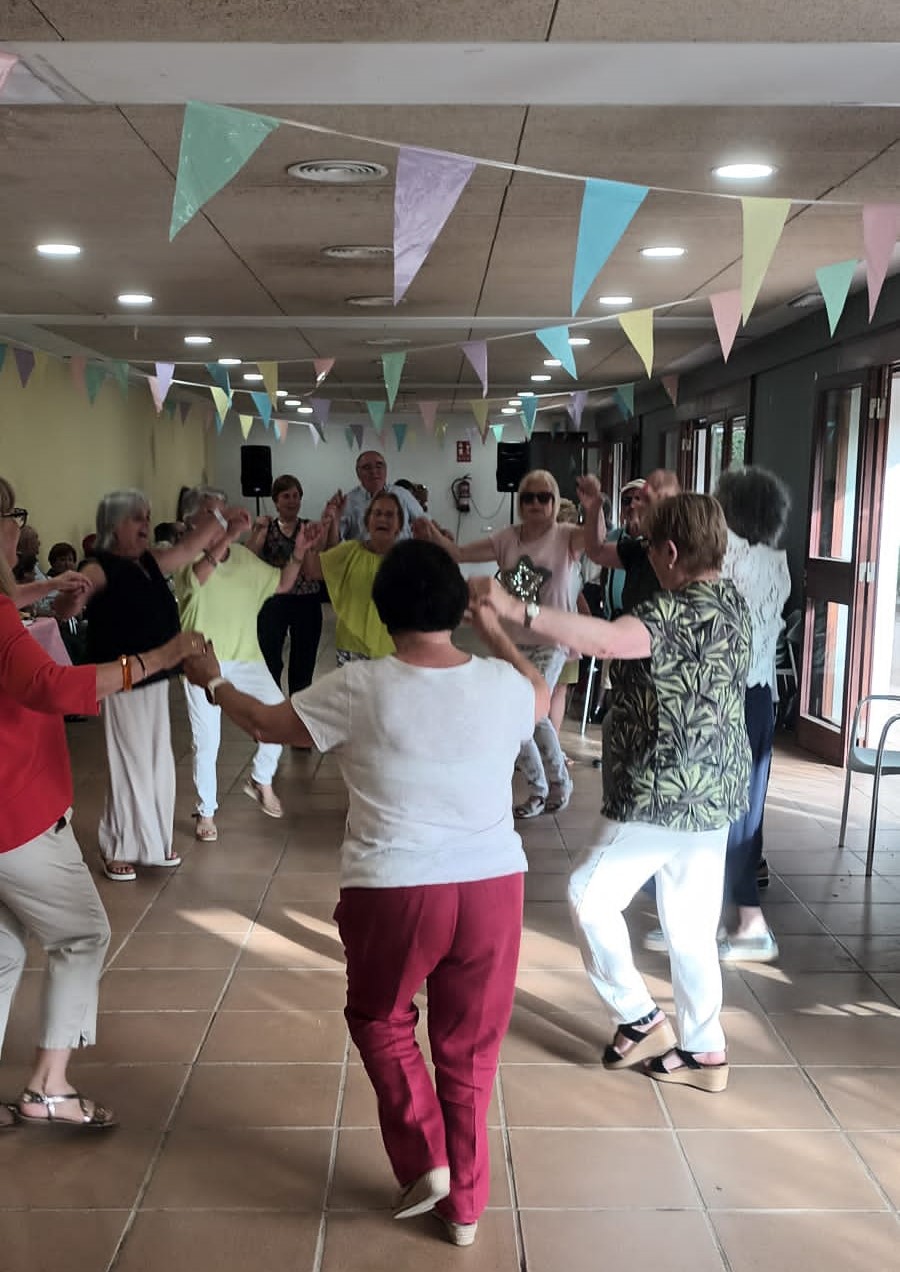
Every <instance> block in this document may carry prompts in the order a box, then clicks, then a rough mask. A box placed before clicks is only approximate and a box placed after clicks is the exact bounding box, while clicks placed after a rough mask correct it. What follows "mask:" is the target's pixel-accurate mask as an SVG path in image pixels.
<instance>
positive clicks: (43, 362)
mask: <svg viewBox="0 0 900 1272" xmlns="http://www.w3.org/2000/svg"><path fill="white" fill-rule="evenodd" d="M49 361H50V354H49V353H48V352H47V351H46V349H35V351H34V373H35V375H36V376H37V378H38V379H40V378H41V377H42V376H43V374H44V372H45V371H46V370H47V363H48V362H49Z"/></svg>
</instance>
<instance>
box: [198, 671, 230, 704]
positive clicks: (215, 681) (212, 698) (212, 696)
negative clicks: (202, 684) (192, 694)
mask: <svg viewBox="0 0 900 1272" xmlns="http://www.w3.org/2000/svg"><path fill="white" fill-rule="evenodd" d="M229 683H230V682H229V681H228V680H226V679H225V677H224V676H213V678H212V680H211V681H210V682H209V684H208V685H207V686H206V688H205V689H204V693H205V694H206V701H207V702H208V703H209V704H210V706H212V707H215V706H218V703H217V702H216V690H217V689H218V687H219V685H227V684H229Z"/></svg>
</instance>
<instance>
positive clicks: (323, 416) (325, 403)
mask: <svg viewBox="0 0 900 1272" xmlns="http://www.w3.org/2000/svg"><path fill="white" fill-rule="evenodd" d="M309 404H310V406H311V407H312V409H313V410H314V411H315V413H316V419H317V420H318V422H319V423H320V424H321V425H322V426H323V427H324V426H325V425H326V424H327V423H328V416H329V415H330V413H331V398H314V397H311V398H310V399H309Z"/></svg>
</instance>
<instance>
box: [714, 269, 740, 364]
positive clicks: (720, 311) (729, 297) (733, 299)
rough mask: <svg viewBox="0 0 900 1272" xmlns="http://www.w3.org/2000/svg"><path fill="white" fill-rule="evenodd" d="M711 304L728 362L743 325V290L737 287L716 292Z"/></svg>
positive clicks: (723, 353) (723, 354)
mask: <svg viewBox="0 0 900 1272" xmlns="http://www.w3.org/2000/svg"><path fill="white" fill-rule="evenodd" d="M709 303H710V305H711V306H712V311H713V318H715V320H716V331H717V332H718V334H719V344H720V345H721V346H722V357H723V358H724V359H725V361H726V362H727V361H728V355H729V354H730V353H731V347H732V345H733V344H734V338H735V336H736V335H737V332H738V327H739V326H740V325H741V289H740V287H736V288H735V289H734V291H724V292H715V293H714V294H713V295H712V296H710V298H709Z"/></svg>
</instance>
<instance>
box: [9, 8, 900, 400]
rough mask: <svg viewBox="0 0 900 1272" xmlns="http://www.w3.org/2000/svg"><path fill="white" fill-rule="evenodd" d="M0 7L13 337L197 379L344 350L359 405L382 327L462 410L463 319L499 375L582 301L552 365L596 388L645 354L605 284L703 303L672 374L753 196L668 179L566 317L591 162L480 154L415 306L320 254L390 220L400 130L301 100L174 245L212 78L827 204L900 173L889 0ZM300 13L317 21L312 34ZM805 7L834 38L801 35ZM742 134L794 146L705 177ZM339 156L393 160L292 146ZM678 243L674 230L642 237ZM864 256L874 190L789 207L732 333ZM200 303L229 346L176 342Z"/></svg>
mask: <svg viewBox="0 0 900 1272" xmlns="http://www.w3.org/2000/svg"><path fill="white" fill-rule="evenodd" d="M4 7H5V14H4V23H3V39H2V42H0V49H4V50H8V51H12V52H16V53H18V54H19V56H20V57H21V59H22V63H21V65H20V67H18V68H17V69H16V71H15V72H14V74H13V76H12V77H11V78H10V81H9V85H8V92H7V95H6V97H5V98H2V99H0V145H2V148H3V155H4V163H3V167H4V179H3V181H2V182H0V222H2V224H3V226H4V234H3V236H2V238H0V298H2V299H0V306H2V309H3V313H2V314H0V336H5V337H6V338H7V339H14V340H15V339H18V340H22V341H24V342H29V343H33V344H35V345H37V346H39V347H43V348H47V349H50V350H51V351H55V352H57V353H61V354H65V353H74V352H83V353H87V354H88V355H95V356H101V357H108V358H124V359H128V360H129V361H130V362H132V363H133V364H135V365H146V364H149V363H151V362H152V361H154V360H159V361H176V362H177V363H178V370H177V372H176V374H177V376H178V377H179V378H181V379H184V380H194V381H204V380H205V379H206V377H205V374H204V372H203V369H202V362H203V361H206V360H212V359H214V358H218V357H222V356H237V357H240V358H242V359H244V360H245V361H247V362H253V361H255V360H257V359H263V360H276V361H278V362H279V363H280V364H281V382H282V385H283V387H285V388H287V389H289V390H294V391H296V392H306V393H308V392H310V391H311V389H312V386H313V379H314V377H313V372H312V366H311V359H312V358H317V357H334V358H336V359H337V362H336V366H335V369H334V371H333V372H332V374H331V375H330V376H329V378H328V380H327V381H326V383H325V385H324V387H323V388H322V390H321V393H322V395H324V396H331V397H333V398H334V400H335V407H336V408H338V409H341V410H344V409H348V410H350V409H353V404H354V403H359V404H361V403H362V401H363V400H365V399H367V398H375V397H379V396H382V395H383V385H382V381H381V368H380V354H381V353H382V352H383V351H385V350H386V349H389V348H395V349H406V350H407V351H408V360H407V365H406V369H405V372H404V378H403V383H402V388H401V398H400V402H401V404H402V403H403V401H404V400H407V401H412V400H414V399H415V398H417V397H421V398H436V399H439V400H440V401H441V402H442V403H443V405H444V406H445V407H449V406H451V405H453V404H454V403H456V402H460V401H464V400H466V399H469V398H472V397H475V396H477V395H479V393H480V386H479V384H478V381H477V379H476V377H475V374H474V372H473V371H472V369H471V367H470V366H469V364H468V363H467V362H466V360H465V359H464V358H463V357H462V355H461V353H460V351H459V348H458V345H459V343H460V342H461V341H465V340H468V339H488V340H490V341H491V343H490V345H489V371H490V386H491V390H490V391H491V397H495V396H496V397H500V396H504V395H506V394H509V395H512V394H513V393H514V392H515V391H516V390H520V389H526V388H528V387H529V386H530V380H529V377H530V375H531V374H532V373H535V372H542V371H543V370H544V368H543V366H542V361H543V357H544V356H546V354H545V351H543V350H542V348H541V346H539V345H538V343H537V342H536V341H535V339H534V338H533V336H530V335H527V334H526V335H517V333H527V332H529V331H533V330H534V329H535V328H537V327H540V326H546V325H552V324H554V323H565V322H570V321H577V322H579V323H580V324H582V333H583V334H587V335H589V337H590V340H591V344H590V346H589V347H587V348H584V349H579V350H577V351H576V356H577V363H578V370H579V380H578V382H577V386H576V385H575V384H573V382H572V381H570V380H569V379H568V377H567V376H566V375H565V373H564V372H563V371H560V370H555V371H553V372H552V374H553V381H552V382H551V385H550V386H549V387H550V390H551V391H552V390H555V389H557V388H560V389H563V388H564V389H566V390H568V389H569V388H572V387H581V388H585V389H591V388H595V389H597V388H599V387H600V386H603V385H609V384H611V383H616V382H621V381H627V380H631V379H636V378H640V377H641V376H642V374H643V371H642V367H641V364H640V361H639V359H638V358H637V355H636V354H635V353H634V351H633V350H632V348H631V346H630V345H629V344H628V342H627V340H626V339H625V338H624V336H623V334H622V332H621V330H620V329H619V327H618V324H617V323H616V322H615V320H614V319H610V318H609V316H608V311H606V310H604V309H603V308H602V307H600V306H598V304H597V301H596V298H597V296H598V295H601V294H627V295H630V296H632V297H633V307H635V308H638V307H642V306H652V305H661V304H664V303H666V302H673V301H677V302H687V303H681V304H679V305H678V307H676V308H672V309H671V310H669V311H667V312H665V311H664V312H663V313H662V314H660V315H658V317H657V320H656V324H655V339H656V354H655V362H654V371H655V372H656V373H664V372H666V371H671V370H678V369H682V368H684V367H686V366H690V365H695V364H696V363H697V362H698V361H702V360H704V359H706V358H708V357H711V356H714V354H715V350H716V348H717V346H716V344H715V331H714V327H713V323H712V319H711V316H710V309H709V304H708V301H706V300H705V299H703V298H704V297H706V296H708V295H709V294H710V293H712V292H716V291H721V290H724V289H727V288H731V287H736V286H738V285H739V283H740V242H741V218H740V204H739V203H738V202H736V201H734V200H720V199H709V198H703V197H695V196H692V195H689V194H679V193H662V192H651V194H650V195H649V197H648V198H647V200H646V202H645V204H644V205H643V207H642V208H641V210H640V211H639V213H638V215H637V216H636V217H635V219H634V221H633V222H632V223H631V226H630V227H629V229H628V230H627V231H626V233H625V235H624V236H623V238H622V239H621V241H620V242H619V244H618V246H617V248H616V250H615V252H614V253H613V255H612V257H611V258H610V260H609V262H608V263H607V265H606V267H605V268H604V270H603V271H602V273H601V275H600V276H599V278H598V279H597V280H596V282H595V284H594V286H593V287H592V288H591V289H590V291H589V293H588V297H587V299H586V300H585V302H584V304H583V306H582V308H581V310H580V311H579V314H578V315H577V319H573V316H572V315H571V314H570V312H569V310H570V300H569V297H570V290H571V272H572V263H573V259H574V252H575V242H576V234H577V227H578V217H579V209H580V199H581V191H582V186H581V184H580V182H578V181H570V180H560V179H556V178H552V177H546V176H541V175H535V174H530V173H522V172H510V171H508V170H504V169H500V168H489V167H479V168H477V169H476V171H475V173H474V175H473V177H472V180H471V181H470V183H469V185H468V187H467V188H466V190H465V191H464V193H463V195H462V197H461V198H460V200H459V203H458V204H457V206H456V209H455V211H454V212H453V213H452V215H451V217H450V219H449V220H448V222H447V225H446V227H445V229H444V230H443V232H442V233H441V235H440V236H439V238H438V239H437V242H436V243H435V245H434V247H433V249H432V251H431V253H430V255H429V257H428V259H427V261H426V263H425V265H424V267H423V268H422V270H421V272H420V273H419V274H418V276H417V277H416V279H415V280H414V282H413V283H412V286H411V287H410V289H409V292H408V293H407V297H406V300H405V302H404V303H403V304H402V305H401V306H398V307H397V308H396V309H395V308H394V307H393V306H391V305H386V306H383V307H380V308H375V309H363V310H361V309H355V308H353V307H351V306H349V305H348V304H347V299H348V298H349V297H352V296H361V295H362V296H371V295H383V294H388V293H390V291H391V289H392V268H391V262H390V258H389V257H388V258H387V259H386V260H383V261H380V262H376V263H371V264H359V263H353V262H342V261H336V260H331V259H329V258H327V257H324V256H323V255H322V252H323V249H325V248H327V247H329V246H332V245H335V244H373V245H389V244H390V242H391V239H392V224H393V167H394V164H395V162H396V151H395V150H392V149H389V148H384V147H382V146H379V145H376V144H373V143H372V142H367V141H352V140H349V139H347V138H344V137H333V136H327V135H322V134H318V133H315V132H309V131H305V130H301V129H295V128H288V127H284V128H281V129H279V130H278V131H277V132H275V133H274V134H272V135H271V136H270V137H269V138H268V139H267V140H266V141H265V142H264V144H263V145H262V146H261V147H260V149H259V150H258V151H257V152H256V154H255V155H254V156H253V157H252V158H251V159H250V161H249V162H248V163H247V165H246V166H245V167H244V168H243V169H242V170H241V172H240V173H239V174H238V175H237V176H236V177H235V179H234V180H233V181H232V182H231V183H230V184H229V185H228V186H226V187H225V189H224V190H223V191H222V192H221V193H219V194H217V195H216V196H215V197H214V198H213V199H211V200H210V201H209V202H208V203H207V204H206V205H205V207H204V208H203V210H202V211H201V212H200V213H199V214H198V215H197V216H196V217H195V218H194V219H193V221H192V222H191V223H190V224H189V225H187V226H186V227H185V228H184V229H183V230H182V231H181V233H179V234H178V236H177V237H176V238H175V240H174V241H173V242H172V243H169V241H168V226H169V217H170V212H171V203H172V194H173V189H174V174H175V170H176V168H177V163H178V149H179V140H180V133H181V121H182V114H183V111H182V106H183V103H184V101H185V100H187V99H189V98H191V97H198V98H202V99H204V100H210V101H218V102H222V103H230V104H237V105H241V106H244V107H246V108H248V109H259V110H260V111H261V112H263V113H270V114H274V115H276V116H278V117H279V118H283V119H287V120H296V121H300V122H305V123H310V124H316V125H319V126H321V127H324V128H327V129H334V130H336V131H337V132H340V133H352V134H356V135H358V136H363V137H368V138H375V139H382V140H390V141H394V142H398V143H404V144H416V145H421V146H426V147H434V148H436V149H440V150H448V151H454V152H459V153H463V154H468V155H472V156H475V157H482V158H485V159H491V160H496V161H499V162H501V163H508V164H509V163H513V164H518V165H523V166H527V167H532V168H542V169H551V170H553V171H557V172H564V173H571V174H575V175H576V176H577V175H580V176H596V177H608V178H611V179H614V180H621V181H633V182H639V183H644V184H651V185H653V186H662V187H668V188H671V189H675V190H690V191H698V192H704V191H714V190H715V191H718V192H728V193H752V194H760V195H778V196H793V197H794V198H797V199H801V200H802V199H820V198H828V199H832V200H837V201H840V200H847V201H856V200H859V201H862V200H867V201H868V200H881V201H895V200H897V198H898V192H900V144H898V143H900V91H898V90H897V88H896V87H895V85H897V84H900V5H897V3H896V0H856V3H855V4H854V5H847V4H846V3H845V0H792V3H791V4H789V5H786V4H784V2H783V0H755V2H754V3H753V4H747V3H746V0H645V2H644V3H643V4H641V5H640V6H639V8H636V6H635V5H634V3H633V0H629V3H626V2H625V0H605V3H599V4H598V3H597V0H556V3H553V0H504V2H503V3H498V4H496V5H493V6H485V5H484V4H483V3H481V0H458V3H456V4H454V5H452V6H449V5H438V4H435V3H432V4H426V3H422V2H421V0H393V2H391V0H381V3H379V4H377V5H368V6H360V5H358V4H357V3H350V2H349V0H329V3H324V2H323V0H312V2H311V3H305V4H304V5H303V8H302V17H301V16H300V15H299V13H298V11H297V9H296V7H295V6H288V5H285V4H284V3H283V0H228V2H227V3H225V2H223V0H192V2H191V4H189V5H185V4H182V3H174V2H173V0H118V2H117V3H116V4H115V5H110V4H109V3H108V0H106V2H105V3H103V4H100V3H96V2H94V0H40V4H39V6H38V4H37V3H34V4H33V3H31V2H30V0H6V3H5V6H4ZM636 13H639V21H638V22H636V21H635V15H636ZM301 29H302V34H303V36H304V38H305V40H307V41H309V42H310V43H308V44H298V43H297V36H298V31H299V30H301ZM810 32H815V33H816V35H818V36H819V37H820V40H819V41H818V42H815V43H806V41H809V38H810ZM460 36H465V37H466V38H467V40H468V41H469V43H466V44H461V43H459V40H460ZM601 41H608V42H618V44H617V47H615V48H613V47H611V45H610V44H609V43H601ZM316 46H318V47H316ZM895 97H896V100H894V98H895ZM4 102H5V103H8V104H3V103H4ZM751 157H753V158H764V159H766V160H768V161H769V162H771V163H772V164H774V165H775V166H776V168H777V173H776V174H775V175H774V176H773V177H771V178H769V179H767V180H766V181H763V182H757V183H753V184H752V185H746V184H745V185H744V186H742V187H736V186H734V185H728V186H726V185H723V184H722V183H721V182H720V181H718V180H717V179H716V178H715V177H714V176H713V175H712V172H711V170H712V168H713V167H714V166H716V165H717V164H719V163H723V162H727V161H733V160H735V159H741V158H751ZM323 158H354V159H362V160H366V161H371V162H380V163H383V164H386V165H387V166H388V168H389V172H388V174H387V176H386V177H384V178H383V179H380V180H378V181H376V182H374V183H372V184H367V185H361V186H348V187H335V186H327V185H319V184H309V183H306V182H302V181H297V180H295V179H293V178H291V177H290V176H288V174H287V171H286V170H287V168H288V166H289V165H290V164H293V163H296V162H298V161H301V160H317V159H323ZM48 240H51V241H52V240H62V241H74V242H77V243H79V244H80V245H81V246H82V248H83V252H82V255H81V257H79V258H78V259H77V260H76V261H51V260H45V259H42V258H40V257H38V256H37V255H36V253H35V251H34V247H35V244H36V243H38V242H43V241H48ZM660 242H675V243H678V244H680V245H682V246H683V247H684V248H685V249H686V252H685V255H684V256H683V257H682V258H681V259H679V260H677V261H663V262H653V261H647V260H645V259H644V258H642V257H641V256H640V255H639V249H640V248H641V247H642V246H645V245H647V244H653V243H660ZM861 255H862V242H861V228H860V216H859V211H858V209H857V208H855V207H852V206H834V207H822V206H816V207H808V206H804V205H803V204H802V203H800V204H795V205H794V206H793V208H792V211H791V216H790V219H789V221H788V224H787V227H786V229H785V232H784V235H783V237H782V239H781V242H780V244H779V247H778V249H777V251H776V254H775V257H774V259H773V261H772V265H771V268H770V270H769V272H768V275H767V277H766V280H765V282H764V285H763V288H762V291H761V293H760V297H759V301H758V303H757V309H756V311H755V314H754V317H753V318H752V319H751V322H750V324H749V325H748V328H747V329H746V330H745V332H744V333H743V335H742V337H740V338H741V339H752V338H754V337H755V336H757V335H760V334H762V333H763V332H767V331H769V330H771V329H772V328H773V327H776V326H779V325H783V324H784V323H786V322H788V321H792V320H793V319H794V318H797V317H800V316H802V315H803V314H804V313H805V312H807V311H800V310H797V309H793V308H790V307H789V306H788V304H787V302H788V301H790V300H791V299H793V298H796V297H797V296H798V295H801V294H804V293H808V292H810V291H811V290H815V270H816V268H817V267H818V266H820V265H824V264H828V263H831V262H833V261H840V260H844V259H847V258H849V257H853V256H857V257H859V256H861ZM858 281H859V282H860V283H861V282H862V273H861V272H860V273H859V276H858ZM135 290H138V291H146V292H148V293H150V294H151V295H152V296H153V297H154V303H153V306H152V307H151V308H150V309H149V310H142V311H140V312H139V313H138V312H135V311H130V312H129V311H125V310H123V309H122V307H121V306H119V305H118V304H117V303H116V297H117V295H118V294H119V293H120V292H123V291H135ZM822 321H823V324H824V322H825V318H824V314H823V318H822ZM191 331H200V332H204V333H206V334H209V335H211V336H212V337H213V343H212V344H211V345H210V346H209V347H208V350H204V351H202V352H201V353H200V354H197V353H196V351H190V350H186V346H185V344H184V336H185V335H186V334H188V333H190V332H191ZM501 336H503V337H507V338H504V339H496V337H501ZM386 340H390V341H408V342H409V343H408V344H396V343H395V344H390V345H387V344H382V343H379V342H383V341H386ZM186 355H187V356H186ZM192 364H193V365H192ZM250 369H254V368H250ZM235 370H236V372H237V374H235V373H233V377H232V378H233V380H234V381H235V382H236V383H239V375H240V371H241V369H240V368H237V369H235ZM533 387H538V386H533ZM539 387H540V389H541V391H542V392H543V391H544V386H539ZM404 395H405V399H404Z"/></svg>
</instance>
